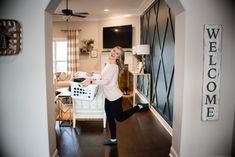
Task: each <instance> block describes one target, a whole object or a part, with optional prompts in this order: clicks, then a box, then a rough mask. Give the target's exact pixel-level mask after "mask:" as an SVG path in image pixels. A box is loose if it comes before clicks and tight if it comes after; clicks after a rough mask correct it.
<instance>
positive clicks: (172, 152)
mask: <svg viewBox="0 0 235 157" xmlns="http://www.w3.org/2000/svg"><path fill="white" fill-rule="evenodd" d="M169 156H170V157H179V155H178V154H177V153H176V151H175V149H174V148H173V147H172V146H171V151H170V154H169Z"/></svg>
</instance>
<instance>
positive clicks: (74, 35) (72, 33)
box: [67, 30, 79, 73]
mask: <svg viewBox="0 0 235 157" xmlns="http://www.w3.org/2000/svg"><path fill="white" fill-rule="evenodd" d="M67 40H68V46H67V48H68V54H67V55H68V61H67V63H68V69H67V70H68V72H69V73H75V72H77V71H78V68H79V31H78V30H68V31H67Z"/></svg>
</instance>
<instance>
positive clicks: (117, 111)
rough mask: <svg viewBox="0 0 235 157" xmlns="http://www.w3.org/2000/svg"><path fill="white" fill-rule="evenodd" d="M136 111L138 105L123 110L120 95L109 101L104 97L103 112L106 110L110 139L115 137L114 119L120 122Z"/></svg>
mask: <svg viewBox="0 0 235 157" xmlns="http://www.w3.org/2000/svg"><path fill="white" fill-rule="evenodd" d="M137 111H139V107H138V106H135V107H133V108H130V109H128V110H126V111H123V108H122V97H121V98H119V99H117V100H115V101H109V100H108V99H105V112H106V116H107V120H108V124H109V129H110V132H111V138H112V139H116V122H115V119H116V120H117V121H119V122H122V121H124V120H126V119H127V118H129V117H130V116H132V115H133V114H134V113H135V112H137Z"/></svg>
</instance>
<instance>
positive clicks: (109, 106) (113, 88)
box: [82, 46, 147, 145]
mask: <svg viewBox="0 0 235 157" xmlns="http://www.w3.org/2000/svg"><path fill="white" fill-rule="evenodd" d="M124 60H125V54H124V51H123V49H122V48H121V47H120V46H116V47H114V48H113V49H112V50H111V53H110V55H109V63H108V64H107V65H106V66H105V67H104V69H103V70H102V72H101V78H102V79H101V80H92V79H90V78H87V79H86V80H84V81H83V82H82V84H83V85H84V86H88V85H89V84H98V85H100V86H101V87H102V88H103V93H104V96H105V112H106V116H107V120H108V124H109V129H110V132H111V139H109V140H106V141H105V142H104V144H105V145H115V144H117V139H116V123H115V119H116V120H117V121H119V122H122V121H124V120H126V119H127V118H129V117H130V116H132V115H133V114H134V113H135V112H137V111H139V110H140V109H141V108H144V107H147V105H146V104H145V105H137V106H135V107H133V108H130V109H128V110H126V111H123V108H122V99H123V98H122V96H123V93H122V91H121V90H120V88H119V86H118V76H119V74H121V73H122V72H123V70H124Z"/></svg>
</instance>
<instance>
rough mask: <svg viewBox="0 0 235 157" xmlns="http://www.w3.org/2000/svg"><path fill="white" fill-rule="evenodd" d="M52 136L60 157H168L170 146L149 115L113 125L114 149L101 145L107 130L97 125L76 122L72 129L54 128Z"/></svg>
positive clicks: (149, 113)
mask: <svg viewBox="0 0 235 157" xmlns="http://www.w3.org/2000/svg"><path fill="white" fill-rule="evenodd" d="M124 102H125V101H124ZM125 104H126V103H125ZM128 107H129V106H125V105H124V108H125V109H126V108H128ZM56 132H57V148H58V152H59V156H60V157H169V152H170V146H171V136H170V135H169V134H168V133H167V131H166V130H165V129H164V128H163V127H162V126H161V124H160V123H159V121H158V120H157V119H156V118H155V117H154V115H153V114H152V113H151V111H143V112H138V113H136V114H134V115H133V116H132V117H130V118H129V119H127V120H126V121H124V122H121V123H120V122H117V139H118V144H117V146H104V145H103V141H104V140H105V139H107V138H109V130H108V129H107V128H106V129H103V127H102V122H101V121H78V122H77V126H76V128H75V129H73V128H70V127H59V125H58V124H57V126H56Z"/></svg>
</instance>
